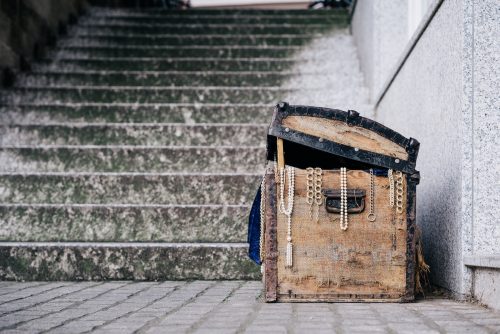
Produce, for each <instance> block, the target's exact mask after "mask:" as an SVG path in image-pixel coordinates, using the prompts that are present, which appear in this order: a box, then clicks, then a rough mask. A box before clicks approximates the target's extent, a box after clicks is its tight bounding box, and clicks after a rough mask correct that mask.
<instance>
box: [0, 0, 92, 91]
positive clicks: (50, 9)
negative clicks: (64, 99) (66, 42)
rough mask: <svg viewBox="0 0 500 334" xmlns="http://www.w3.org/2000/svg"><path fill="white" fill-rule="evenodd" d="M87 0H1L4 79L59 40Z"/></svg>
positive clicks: (0, 46) (0, 44)
mask: <svg viewBox="0 0 500 334" xmlns="http://www.w3.org/2000/svg"><path fill="white" fill-rule="evenodd" d="M85 4H86V1H85V0H9V1H1V2H0V77H1V78H0V79H1V82H2V83H4V84H8V83H9V81H12V79H13V74H14V73H15V72H16V71H18V70H20V69H24V68H26V67H27V66H28V64H29V63H30V62H31V61H32V60H33V58H36V57H37V56H40V55H41V54H42V53H43V49H44V46H46V45H50V44H52V43H54V42H55V39H56V38H57V36H58V35H59V34H61V33H63V32H64V27H65V26H66V25H67V24H68V23H69V22H70V21H72V20H75V19H76V17H77V16H78V15H79V14H80V13H81V12H82V11H83V10H84V8H85Z"/></svg>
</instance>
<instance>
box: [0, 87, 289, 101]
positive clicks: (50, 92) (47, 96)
mask: <svg viewBox="0 0 500 334" xmlns="http://www.w3.org/2000/svg"><path fill="white" fill-rule="evenodd" d="M290 92H291V91H290V90H283V89H279V88H277V89H274V88H271V87H267V88H260V87H119V86H114V87H110V86H92V87H89V86H74V87H65V86H53V87H43V86H33V87H28V88H13V89H9V90H6V91H5V92H4V94H1V95H0V103H1V104H18V103H54V102H56V103H65V102H70V103H79V102H105V103H172V102H174V103H222V102H226V101H230V102H231V103H273V102H275V101H277V100H280V97H282V96H283V95H284V94H287V93H290Z"/></svg>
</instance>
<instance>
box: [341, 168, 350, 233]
mask: <svg viewBox="0 0 500 334" xmlns="http://www.w3.org/2000/svg"><path fill="white" fill-rule="evenodd" d="M348 228H349V217H348V216H347V169H346V168H345V167H341V168H340V229H341V230H342V231H346V230H347V229H348Z"/></svg>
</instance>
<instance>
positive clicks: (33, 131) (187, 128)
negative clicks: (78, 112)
mask: <svg viewBox="0 0 500 334" xmlns="http://www.w3.org/2000/svg"><path fill="white" fill-rule="evenodd" d="M266 134H267V124H234V123H233V124H217V123H212V124H207V123H205V124H196V125H189V124H176V123H173V124H151V123H142V124H134V123H92V124H50V125H48V124H45V125H40V124H32V125H10V126H7V125H4V126H0V146H30V145H31V146H38V145H126V146H130V145H140V146H149V147H153V146H170V147H176V146H188V147H189V146H217V147H221V146H232V147H242V148H243V147H254V146H260V147H263V145H265V141H266ZM195 152H196V151H195Z"/></svg>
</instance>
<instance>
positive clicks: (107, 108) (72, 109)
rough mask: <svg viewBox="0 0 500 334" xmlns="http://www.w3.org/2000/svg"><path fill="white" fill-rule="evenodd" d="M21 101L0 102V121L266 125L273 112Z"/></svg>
mask: <svg viewBox="0 0 500 334" xmlns="http://www.w3.org/2000/svg"><path fill="white" fill-rule="evenodd" d="M277 101H278V100H276V101H273V102H274V103H276V102H277ZM20 102H21V103H20V104H19V105H16V106H1V105H0V124H25V125H31V124H52V123H57V124H60V123H83V124H86V123H91V122H94V123H106V122H108V123H188V124H196V123H225V124H232V123H256V124H259V123H260V124H263V123H265V124H268V123H269V121H270V120H271V117H272V113H273V106H272V104H222V103H221V104H216V103H215V104H208V103H204V104H198V103H170V104H169V103H141V104H137V103H116V102H115V103H64V104H44V103H42V102H41V101H36V102H34V103H33V104H28V103H23V102H22V101H20Z"/></svg>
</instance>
